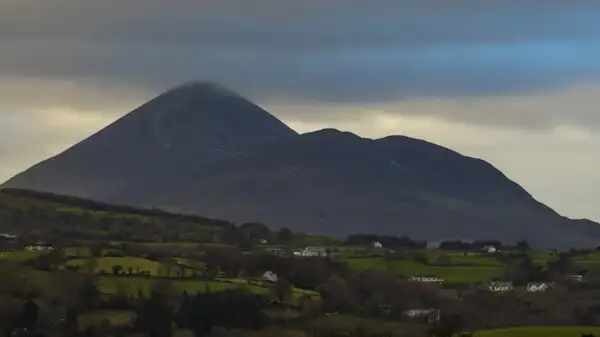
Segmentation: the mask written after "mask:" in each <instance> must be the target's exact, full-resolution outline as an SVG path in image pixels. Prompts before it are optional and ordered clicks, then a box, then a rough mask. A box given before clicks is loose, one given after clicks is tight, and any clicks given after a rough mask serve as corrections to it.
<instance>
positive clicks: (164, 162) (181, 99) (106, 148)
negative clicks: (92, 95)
mask: <svg viewBox="0 0 600 337" xmlns="http://www.w3.org/2000/svg"><path fill="white" fill-rule="evenodd" d="M296 136H297V133H296V132H295V131H293V130H292V129H290V128H289V127H287V126H286V125H285V124H283V123H281V122H280V121H279V120H277V119H276V118H275V117H273V116H271V115H270V114H269V113H268V112H266V111H265V110H263V109H261V108H260V107H258V106H256V105H254V104H253V103H251V102H249V101H247V100H246V99H244V98H243V97H240V96H239V95H237V94H235V93H233V92H231V91H229V90H227V89H225V88H223V87H221V86H219V85H218V84H215V83H210V82H195V83H189V84H185V85H183V86H180V87H177V88H174V89H172V90H170V91H168V92H166V93H164V94H162V95H160V96H158V97H157V98H155V99H153V100H151V101H149V102H148V103H146V104H144V105H142V106H140V107H139V108H137V109H135V110H134V111H132V112H131V113H129V114H127V115H125V116H124V117H123V118H121V119H119V120H118V121H116V122H114V123H113V124H111V125H109V126H108V127H106V128H104V129H102V130H100V131H99V132H97V133H96V134H94V135H92V136H90V137H89V138H87V139H86V140H84V141H82V142H80V143H78V144H76V145H75V146H73V147H71V148H69V149H68V150H66V151H64V152H63V153H61V154H59V155H57V156H55V157H53V158H50V159H48V160H46V161H44V162H41V163H40V164H38V165H36V166H34V167H32V168H31V169H29V170H27V171H25V172H23V173H21V174H19V175H17V176H16V177H14V178H13V179H11V180H9V181H8V182H6V183H5V184H4V185H3V187H16V188H22V187H24V188H28V189H34V190H39V191H46V192H54V193H58V194H67V195H76V196H81V197H87V198H96V199H99V200H103V201H118V202H130V201H132V200H134V199H136V200H137V199H139V197H140V196H143V195H144V194H145V193H146V188H149V186H148V185H149V183H150V182H155V183H160V182H161V181H163V180H164V179H165V178H167V181H165V182H166V183H168V177H170V176H176V175H178V174H181V173H183V172H188V171H189V172H193V171H198V170H201V168H202V167H203V166H205V165H209V164H210V163H212V162H214V161H216V160H219V159H221V158H223V157H227V156H235V155H239V154H240V153H244V152H245V151H249V150H250V149H252V148H253V147H255V146H261V145H263V144H266V143H270V142H277V141H282V140H286V139H290V138H293V137H296ZM150 185H153V184H150Z"/></svg>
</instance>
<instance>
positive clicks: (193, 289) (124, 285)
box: [100, 277, 267, 296]
mask: <svg viewBox="0 0 600 337" xmlns="http://www.w3.org/2000/svg"><path fill="white" fill-rule="evenodd" d="M154 282H156V280H154V279H151V278H143V277H103V278H101V279H100V291H101V292H103V293H106V294H115V293H117V292H118V291H123V292H125V293H127V294H129V295H135V294H137V293H138V291H141V292H142V293H143V294H144V295H145V296H147V295H148V294H149V293H150V289H151V288H152V285H153V283H154ZM168 282H169V285H170V286H171V287H172V288H173V290H175V291H178V292H184V291H185V292H187V293H189V294H196V293H204V292H206V291H207V290H210V291H211V292H214V291H223V290H228V289H235V288H236V287H241V286H247V285H240V284H234V283H225V282H216V281H200V280H170V281H168ZM247 287H248V290H250V291H251V292H253V293H264V292H266V291H267V289H266V288H261V287H256V286H247Z"/></svg>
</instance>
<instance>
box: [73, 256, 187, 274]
mask: <svg viewBox="0 0 600 337" xmlns="http://www.w3.org/2000/svg"><path fill="white" fill-rule="evenodd" d="M89 261H90V259H73V260H69V261H68V262H67V263H66V264H67V265H77V266H80V267H81V266H83V265H84V264H86V263H87V262H89ZM96 263H97V266H96V269H95V271H96V272H100V271H105V272H106V273H109V274H110V273H112V268H113V266H117V265H119V266H121V267H123V269H122V270H123V272H124V273H127V272H128V270H129V268H131V269H132V270H133V272H134V273H135V272H137V271H138V270H139V271H149V272H150V276H167V277H176V276H178V273H179V272H180V269H179V268H177V267H176V266H169V265H166V264H163V263H160V262H157V261H152V260H148V259H143V258H139V257H132V256H126V257H101V258H97V259H96ZM185 272H186V275H189V273H190V271H188V270H186V271H185Z"/></svg>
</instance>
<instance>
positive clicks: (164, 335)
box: [135, 292, 173, 337]
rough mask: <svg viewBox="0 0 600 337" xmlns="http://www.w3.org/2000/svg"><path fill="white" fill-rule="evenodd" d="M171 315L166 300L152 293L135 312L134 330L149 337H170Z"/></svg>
mask: <svg viewBox="0 0 600 337" xmlns="http://www.w3.org/2000/svg"><path fill="white" fill-rule="evenodd" d="M172 318H173V317H172V313H171V310H170V309H169V307H168V306H167V302H166V298H165V297H164V296H162V295H161V294H158V293H156V292H153V293H152V294H151V295H150V298H149V299H146V300H143V301H142V302H141V304H140V307H139V308H138V310H137V319H136V324H135V325H136V328H137V330H138V331H140V332H144V333H147V334H148V335H149V336H150V337H170V336H171V322H172Z"/></svg>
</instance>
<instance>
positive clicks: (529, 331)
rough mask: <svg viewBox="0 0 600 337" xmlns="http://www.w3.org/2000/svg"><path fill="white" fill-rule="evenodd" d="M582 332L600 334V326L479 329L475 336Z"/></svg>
mask: <svg viewBox="0 0 600 337" xmlns="http://www.w3.org/2000/svg"><path fill="white" fill-rule="evenodd" d="M582 334H594V335H596V336H598V335H600V327H595V326H594V327H583V326H560V327H559V326H534V327H518V328H507V329H497V330H484V331H477V332H476V333H475V334H474V336H475V337H581V335H582Z"/></svg>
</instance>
